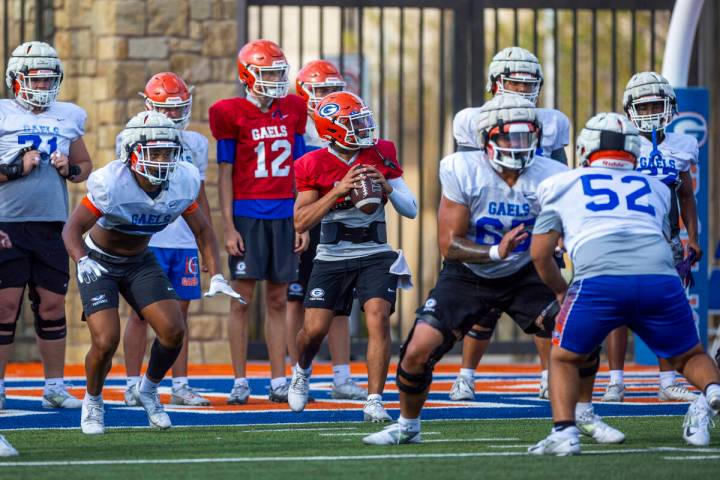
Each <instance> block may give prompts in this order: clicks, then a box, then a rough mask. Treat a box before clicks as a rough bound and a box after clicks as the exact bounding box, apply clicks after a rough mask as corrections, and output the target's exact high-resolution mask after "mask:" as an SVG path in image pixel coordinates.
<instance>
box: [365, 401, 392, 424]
mask: <svg viewBox="0 0 720 480" xmlns="http://www.w3.org/2000/svg"><path fill="white" fill-rule="evenodd" d="M363 420H364V421H366V422H373V423H375V422H392V417H391V416H390V415H388V413H387V412H386V411H385V407H384V406H383V403H382V400H377V399H375V398H373V399H372V400H370V399H368V400H367V401H366V402H365V406H364V407H363Z"/></svg>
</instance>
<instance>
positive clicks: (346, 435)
mask: <svg viewBox="0 0 720 480" xmlns="http://www.w3.org/2000/svg"><path fill="white" fill-rule="evenodd" d="M328 430H329V429H328ZM336 430H340V429H339V428H338V429H336ZM354 430H357V429H354ZM371 433H372V432H371ZM422 434H423V435H440V432H422ZM318 435H320V436H321V437H362V436H364V435H370V433H367V432H364V433H363V432H360V433H320V434H318ZM427 441H428V442H432V441H434V440H427ZM435 441H436V440H435ZM423 442H424V440H423Z"/></svg>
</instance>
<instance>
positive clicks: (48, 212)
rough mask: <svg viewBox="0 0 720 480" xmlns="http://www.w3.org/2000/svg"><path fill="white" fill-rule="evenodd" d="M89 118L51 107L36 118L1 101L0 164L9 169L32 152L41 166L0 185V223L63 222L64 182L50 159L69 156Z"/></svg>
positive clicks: (63, 106) (61, 105)
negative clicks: (27, 150) (28, 150)
mask: <svg viewBox="0 0 720 480" xmlns="http://www.w3.org/2000/svg"><path fill="white" fill-rule="evenodd" d="M86 118H87V115H86V114H85V111H84V110H83V109H81V108H80V107H78V106H76V105H74V104H72V103H65V102H55V103H53V104H52V105H50V107H49V108H48V109H47V110H44V111H43V112H40V113H38V114H34V113H32V112H30V111H29V110H26V109H25V108H23V107H22V106H20V105H19V104H18V103H17V102H16V101H15V100H0V163H3V164H8V163H12V162H13V161H14V160H15V159H16V158H17V156H18V155H19V153H20V151H21V150H22V149H23V148H25V147H30V146H32V147H33V148H35V149H37V150H38V151H39V152H40V164H39V165H38V166H37V167H35V168H34V169H33V170H32V172H30V174H29V175H27V176H26V177H22V178H18V179H16V180H11V181H9V182H3V183H0V205H2V208H0V222H65V221H66V220H67V217H68V193H67V186H66V185H65V182H66V180H65V179H64V178H63V177H61V176H60V173H59V172H58V171H57V169H56V168H55V167H54V166H52V165H51V164H50V154H51V153H53V152H55V151H59V152H60V153H62V154H64V155H69V153H70V144H71V143H72V142H74V141H75V140H77V139H78V138H80V137H82V135H83V133H84V132H85V120H86Z"/></svg>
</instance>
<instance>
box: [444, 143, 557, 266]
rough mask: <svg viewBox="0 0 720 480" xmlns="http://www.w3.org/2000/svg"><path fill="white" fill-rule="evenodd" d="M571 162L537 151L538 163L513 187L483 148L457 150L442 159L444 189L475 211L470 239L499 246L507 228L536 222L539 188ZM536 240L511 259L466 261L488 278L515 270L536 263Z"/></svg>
mask: <svg viewBox="0 0 720 480" xmlns="http://www.w3.org/2000/svg"><path fill="white" fill-rule="evenodd" d="M566 170H567V167H566V166H564V165H562V164H561V163H559V162H556V161H555V160H551V159H548V158H545V157H541V156H537V155H536V156H535V160H534V161H533V163H532V164H531V165H530V166H529V167H528V168H527V169H526V170H525V171H524V172H523V173H522V175H520V177H519V178H518V181H517V183H516V184H515V186H513V187H510V186H509V185H508V184H507V183H506V182H505V181H504V180H503V179H502V178H501V177H500V175H499V174H498V173H497V172H496V171H495V169H493V167H492V165H491V164H490V160H489V159H488V158H487V156H486V155H485V153H483V152H481V151H479V150H478V151H470V152H457V153H454V154H452V155H450V156H447V157H445V158H443V159H442V161H441V162H440V182H441V184H442V194H443V196H444V197H445V198H447V199H448V200H450V201H452V202H455V203H459V204H461V205H464V206H466V207H467V208H468V210H470V223H469V225H468V229H467V234H466V238H467V239H469V240H472V241H473V242H475V243H478V244H480V245H497V244H499V243H500V240H502V237H503V235H504V234H505V233H507V232H508V231H510V230H511V229H513V228H515V227H516V226H518V225H520V224H525V226H527V227H531V226H532V225H533V224H534V223H535V217H536V216H537V214H538V212H539V211H540V208H539V205H538V203H537V198H536V191H537V187H538V185H539V184H540V182H542V181H543V180H545V179H546V178H548V177H550V176H552V175H555V174H557V173H559V172H563V171H566ZM529 246H530V239H529V238H528V239H527V241H525V242H523V243H522V244H521V245H520V246H518V247H517V248H516V249H515V251H514V252H513V253H512V254H510V255H509V256H508V258H506V259H505V260H502V261H498V262H490V263H467V264H465V265H466V266H467V267H468V268H469V269H470V270H472V271H473V273H475V274H476V275H478V276H479V277H483V278H501V277H506V276H508V275H511V274H513V273H515V272H517V271H518V270H520V269H521V268H522V267H524V266H525V265H527V264H528V263H529V262H530V253H529V251H528V247H529Z"/></svg>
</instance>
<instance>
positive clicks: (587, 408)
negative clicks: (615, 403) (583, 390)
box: [575, 402, 593, 418]
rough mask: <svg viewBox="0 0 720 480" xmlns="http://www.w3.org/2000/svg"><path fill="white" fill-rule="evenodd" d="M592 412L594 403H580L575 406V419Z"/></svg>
mask: <svg viewBox="0 0 720 480" xmlns="http://www.w3.org/2000/svg"><path fill="white" fill-rule="evenodd" d="M592 411H593V406H592V402H578V403H576V404H575V418H578V417H581V416H582V415H584V414H585V413H587V412H592Z"/></svg>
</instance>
